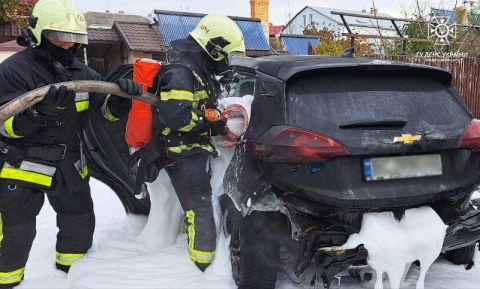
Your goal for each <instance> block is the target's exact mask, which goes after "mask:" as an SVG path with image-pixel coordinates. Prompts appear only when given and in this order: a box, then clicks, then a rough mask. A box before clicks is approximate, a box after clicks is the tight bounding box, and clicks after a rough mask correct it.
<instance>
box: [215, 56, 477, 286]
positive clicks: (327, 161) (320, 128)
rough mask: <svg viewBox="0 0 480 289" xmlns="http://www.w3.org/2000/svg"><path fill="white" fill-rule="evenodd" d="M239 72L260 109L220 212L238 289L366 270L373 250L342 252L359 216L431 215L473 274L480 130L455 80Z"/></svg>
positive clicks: (381, 72)
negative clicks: (422, 211) (282, 274)
mask: <svg viewBox="0 0 480 289" xmlns="http://www.w3.org/2000/svg"><path fill="white" fill-rule="evenodd" d="M238 69H239V71H242V72H243V73H245V74H250V75H251V77H252V78H254V79H255V90H254V100H253V103H252V108H251V109H252V112H251V121H250V124H249V127H248V129H247V131H246V133H245V134H244V136H243V139H242V140H241V141H240V142H239V143H238V145H237V147H236V152H235V156H234V158H233V160H232V162H231V163H230V165H229V167H228V169H227V172H226V174H225V179H224V187H225V191H226V195H224V196H223V197H222V206H223V209H224V216H225V217H224V228H225V231H226V232H227V233H229V234H231V236H232V237H231V243H230V249H231V260H232V268H233V275H234V278H235V280H236V281H237V284H238V285H239V287H240V288H242V289H244V288H274V287H275V282H276V278H277V272H278V271H279V270H280V269H282V270H286V271H290V272H291V274H293V275H294V276H293V277H294V278H295V277H297V278H301V277H302V276H303V275H304V273H305V272H306V270H307V269H309V268H310V269H313V271H314V274H313V275H314V277H313V280H312V284H313V283H317V286H318V284H321V285H323V286H325V287H329V286H330V282H331V280H332V279H333V278H334V277H335V276H336V275H337V274H339V273H340V272H342V271H344V270H346V269H352V268H362V266H365V265H366V258H367V256H368V252H367V251H366V249H365V248H363V247H361V246H360V247H358V248H356V249H351V250H345V249H342V248H340V247H339V246H341V245H343V244H344V243H345V242H346V241H347V239H348V237H349V235H351V234H354V233H358V232H359V230H360V226H361V221H362V216H363V214H365V213H367V212H382V211H393V212H394V214H395V216H396V217H397V218H399V219H400V218H401V217H402V215H403V213H404V212H405V210H406V209H408V208H414V207H420V206H425V205H427V206H430V207H432V208H433V209H434V210H435V211H436V212H437V214H438V215H439V216H440V217H441V218H442V220H443V222H444V223H445V224H447V225H448V226H449V227H448V229H447V235H446V237H445V241H444V244H443V252H444V253H445V256H446V258H447V259H449V260H450V261H452V262H453V263H455V264H466V265H468V264H470V265H471V262H472V256H473V252H474V249H475V242H476V241H477V240H478V239H480V215H479V214H478V212H477V211H476V210H474V209H473V208H472V206H471V205H470V196H471V194H472V192H473V191H474V190H476V188H477V186H478V181H479V175H480V171H479V168H480V167H479V166H480V154H479V151H480V146H479V144H480V121H479V120H476V119H474V118H473V116H472V114H471V112H470V111H469V110H468V108H467V107H466V106H465V104H464V103H463V102H462V100H461V99H460V97H459V95H458V93H457V92H456V91H455V89H454V87H453V86H452V83H451V81H452V78H451V75H450V74H449V73H448V72H446V71H444V70H441V69H437V68H433V67H428V66H421V65H414V64H406V63H400V62H387V61H379V60H373V59H362V58H351V57H334V58H328V57H327V58H326V57H311V56H309V57H270V58H257V59H250V60H245V61H243V62H242V63H239V67H238ZM286 252H287V253H286ZM285 256H287V257H285ZM285 260H287V261H288V262H285ZM284 263H287V264H284ZM308 281H309V280H308ZM322 283H323V284H322ZM320 287H322V286H320Z"/></svg>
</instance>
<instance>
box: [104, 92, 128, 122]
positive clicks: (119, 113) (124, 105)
mask: <svg viewBox="0 0 480 289" xmlns="http://www.w3.org/2000/svg"><path fill="white" fill-rule="evenodd" d="M131 108H132V101H131V100H130V99H128V98H125V97H120V96H116V95H112V96H110V98H109V99H108V109H109V110H110V112H111V113H113V115H114V116H116V117H119V118H121V117H124V116H126V115H127V114H128V112H129V111H130V109H131Z"/></svg>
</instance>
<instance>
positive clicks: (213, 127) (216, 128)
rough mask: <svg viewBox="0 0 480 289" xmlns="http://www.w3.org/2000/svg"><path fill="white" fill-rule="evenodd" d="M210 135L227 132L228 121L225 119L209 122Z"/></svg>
mask: <svg viewBox="0 0 480 289" xmlns="http://www.w3.org/2000/svg"><path fill="white" fill-rule="evenodd" d="M207 126H208V129H209V130H210V135H212V136H216V135H225V134H227V121H226V120H223V119H219V120H215V121H209V122H207Z"/></svg>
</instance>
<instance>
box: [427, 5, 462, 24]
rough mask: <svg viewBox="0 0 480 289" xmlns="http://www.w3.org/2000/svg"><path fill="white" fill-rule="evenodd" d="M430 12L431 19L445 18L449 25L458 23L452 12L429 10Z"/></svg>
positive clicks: (455, 15) (455, 14)
mask: <svg viewBox="0 0 480 289" xmlns="http://www.w3.org/2000/svg"><path fill="white" fill-rule="evenodd" d="M430 12H431V16H432V17H447V18H448V23H450V24H454V23H457V22H458V19H457V13H455V11H453V10H446V9H437V8H430Z"/></svg>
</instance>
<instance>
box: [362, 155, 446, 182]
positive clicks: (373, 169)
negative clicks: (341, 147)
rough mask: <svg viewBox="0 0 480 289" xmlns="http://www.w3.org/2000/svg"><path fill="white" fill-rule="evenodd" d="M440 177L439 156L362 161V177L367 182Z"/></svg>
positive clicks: (440, 161) (440, 162)
mask: <svg viewBox="0 0 480 289" xmlns="http://www.w3.org/2000/svg"><path fill="white" fill-rule="evenodd" d="M440 175H442V158H441V157H440V155H439V154H433V155H417V156H405V157H385V158H365V159H363V176H364V178H365V180H367V181H380V180H395V179H407V178H421V177H431V176H440Z"/></svg>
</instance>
